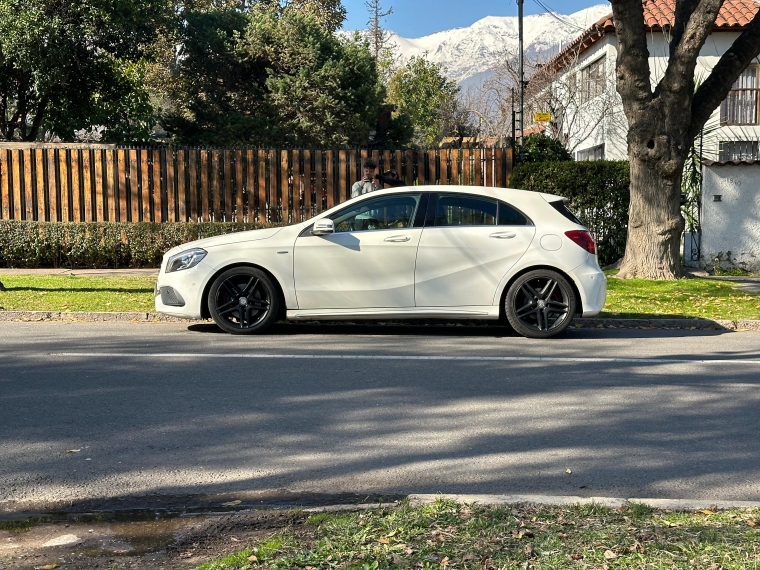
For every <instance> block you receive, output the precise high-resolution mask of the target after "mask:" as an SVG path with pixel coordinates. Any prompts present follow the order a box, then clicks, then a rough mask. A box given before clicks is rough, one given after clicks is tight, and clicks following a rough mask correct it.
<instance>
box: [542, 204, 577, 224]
mask: <svg viewBox="0 0 760 570" xmlns="http://www.w3.org/2000/svg"><path fill="white" fill-rule="evenodd" d="M549 203H550V204H551V206H552V208H554V209H555V210H557V211H558V212H559V213H560V214H562V215H563V216H565V217H566V218H567V219H568V220H570V221H571V222H574V223H576V224H578V225H579V226H582V225H583V224H582V223H581V221H580V220H579V219H578V218H576V217H575V214H573V213H572V212H571V211H570V210H568V209H567V206H565V203H564V202H561V201H557V202H549Z"/></svg>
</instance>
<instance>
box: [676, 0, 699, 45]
mask: <svg viewBox="0 0 760 570" xmlns="http://www.w3.org/2000/svg"><path fill="white" fill-rule="evenodd" d="M699 2H700V0H676V10H675V21H674V23H673V28H672V29H671V32H670V38H671V40H670V57H674V56H675V49H676V47H677V46H678V45H679V44H680V43H681V38H682V37H683V34H684V31H685V30H686V25H687V24H688V23H689V18H691V15H692V14H693V13H694V10H696V9H697V6H698V5H699Z"/></svg>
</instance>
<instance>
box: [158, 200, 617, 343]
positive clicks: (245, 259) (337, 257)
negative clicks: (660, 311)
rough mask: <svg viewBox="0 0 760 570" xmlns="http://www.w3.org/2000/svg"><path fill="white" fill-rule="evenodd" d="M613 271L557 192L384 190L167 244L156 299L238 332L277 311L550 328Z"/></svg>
mask: <svg viewBox="0 0 760 570" xmlns="http://www.w3.org/2000/svg"><path fill="white" fill-rule="evenodd" d="M606 295H607V281H606V279H605V276H604V273H602V271H601V269H600V268H599V264H598V262H597V257H596V245H595V243H594V240H593V239H592V237H591V235H590V234H589V232H588V230H587V229H586V228H585V227H583V226H582V225H581V224H580V222H579V221H578V220H577V219H576V218H575V216H574V215H573V214H572V213H570V211H569V210H568V209H567V208H566V207H565V205H564V199H563V198H562V197H559V196H552V195H549V194H539V193H536V192H528V191H524V190H513V189H506V188H484V187H469V186H414V187H403V188H393V189H388V190H379V191H377V192H373V193H371V194H365V195H363V196H360V197H358V198H354V199H352V200H349V201H348V202H344V203H342V204H340V205H339V206H336V207H335V208H332V209H330V210H328V211H326V212H323V213H322V214H320V215H318V216H316V217H315V218H312V219H311V220H308V221H306V222H302V223H299V224H295V225H291V226H286V227H281V228H271V229H261V230H254V231H248V232H240V233H234V234H227V235H222V236H218V237H213V238H208V239H203V240H200V241H196V242H192V243H188V244H185V245H182V246H179V247H176V248H174V249H172V250H170V251H169V252H167V253H166V255H165V256H164V259H163V263H162V265H161V273H160V274H159V277H158V282H157V284H156V311H158V312H160V313H165V314H167V315H172V316H175V317H184V318H188V319H200V318H208V317H211V318H213V319H214V322H216V324H217V325H218V326H219V327H220V328H222V329H223V330H225V331H227V332H230V333H233V334H246V333H259V332H262V331H264V330H265V329H266V328H267V327H268V326H269V325H271V324H272V323H273V322H274V321H276V320H278V319H279V318H282V317H285V318H287V319H290V320H296V321H297V320H318V319H327V320H339V319H352V320H356V319H390V318H392V319H414V318H425V319H431V318H433V319H493V320H496V319H500V318H505V319H506V320H507V321H508V322H509V324H510V325H511V326H512V327H513V328H514V329H515V331H517V332H518V333H519V334H521V335H524V336H527V337H532V338H547V337H551V336H554V335H556V334H558V333H560V332H562V331H563V330H564V329H565V328H567V326H568V325H569V324H570V322H571V320H572V319H573V316H574V315H576V314H582V315H583V316H591V315H596V314H597V313H598V312H599V311H600V310H601V309H602V306H603V305H604V301H605V298H606Z"/></svg>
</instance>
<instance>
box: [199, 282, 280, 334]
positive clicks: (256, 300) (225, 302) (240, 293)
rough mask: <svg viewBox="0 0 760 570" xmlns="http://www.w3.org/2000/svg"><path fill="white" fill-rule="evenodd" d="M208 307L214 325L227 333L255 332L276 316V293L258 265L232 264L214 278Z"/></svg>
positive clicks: (277, 300)
mask: <svg viewBox="0 0 760 570" xmlns="http://www.w3.org/2000/svg"><path fill="white" fill-rule="evenodd" d="M208 308H209V312H210V313H211V318H212V319H214V322H215V323H216V325H217V326H218V327H219V328H220V329H222V330H223V331H225V332H228V333H231V334H258V333H261V332H264V331H265V330H266V329H267V328H269V327H270V326H271V325H272V323H274V322H275V321H276V320H277V316H278V315H279V312H280V294H279V290H278V289H277V287H275V285H274V283H272V279H271V278H270V277H269V276H268V275H267V274H266V273H264V272H263V271H261V270H260V269H255V268H253V267H233V268H232V269H228V270H227V271H225V272H224V273H222V274H221V275H219V277H217V278H216V279H215V280H214V283H213V284H212V285H211V289H210V290H209V293H208Z"/></svg>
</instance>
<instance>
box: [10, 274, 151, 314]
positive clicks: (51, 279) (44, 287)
mask: <svg viewBox="0 0 760 570" xmlns="http://www.w3.org/2000/svg"><path fill="white" fill-rule="evenodd" d="M0 281H2V282H3V285H4V286H5V288H6V291H0V307H3V308H4V309H5V310H6V311H66V312H70V311H95V312H151V311H154V310H155V306H154V302H153V285H154V283H155V282H156V280H155V279H154V278H153V277H76V276H71V275H0Z"/></svg>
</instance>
